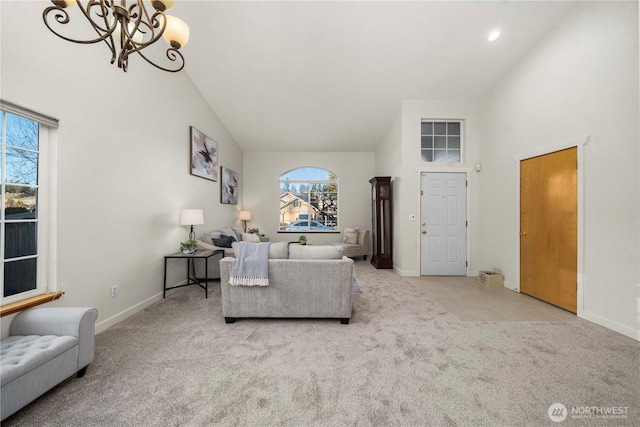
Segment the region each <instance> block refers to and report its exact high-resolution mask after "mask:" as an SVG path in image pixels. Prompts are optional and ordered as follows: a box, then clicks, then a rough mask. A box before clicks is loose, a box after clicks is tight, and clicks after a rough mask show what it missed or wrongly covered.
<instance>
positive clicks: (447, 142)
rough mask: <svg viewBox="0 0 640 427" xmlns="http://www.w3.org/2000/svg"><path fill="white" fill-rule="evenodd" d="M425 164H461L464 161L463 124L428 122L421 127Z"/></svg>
mask: <svg viewBox="0 0 640 427" xmlns="http://www.w3.org/2000/svg"><path fill="white" fill-rule="evenodd" d="M420 130H421V132H420V134H421V135H420V148H421V153H422V161H423V162H438V163H459V162H461V161H462V122H461V121H460V120H456V121H450V120H448V121H445V120H442V121H427V120H423V121H422V123H421V126H420Z"/></svg>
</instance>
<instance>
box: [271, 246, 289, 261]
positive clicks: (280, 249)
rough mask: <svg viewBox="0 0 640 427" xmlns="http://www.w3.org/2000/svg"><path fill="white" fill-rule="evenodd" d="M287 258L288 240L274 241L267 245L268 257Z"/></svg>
mask: <svg viewBox="0 0 640 427" xmlns="http://www.w3.org/2000/svg"><path fill="white" fill-rule="evenodd" d="M287 258H289V242H276V243H271V244H270V245H269V259H287Z"/></svg>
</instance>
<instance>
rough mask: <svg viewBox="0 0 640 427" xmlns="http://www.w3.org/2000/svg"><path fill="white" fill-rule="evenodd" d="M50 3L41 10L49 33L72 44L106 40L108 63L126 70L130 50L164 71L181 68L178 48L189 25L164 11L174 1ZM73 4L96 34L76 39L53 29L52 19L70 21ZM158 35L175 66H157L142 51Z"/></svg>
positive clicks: (71, 0) (61, 22)
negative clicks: (165, 43) (109, 55)
mask: <svg viewBox="0 0 640 427" xmlns="http://www.w3.org/2000/svg"><path fill="white" fill-rule="evenodd" d="M51 3H53V6H49V7H47V8H46V9H45V10H44V12H43V13H42V19H43V20H44V23H45V25H46V26H47V28H49V30H51V32H52V33H54V34H55V35H57V36H58V37H60V38H62V39H64V40H67V41H70V42H73V43H81V44H91V43H98V42H101V41H103V42H105V43H106V44H107V46H109V49H110V50H111V63H112V64H113V63H114V62H116V59H117V61H118V67H119V68H122V70H123V71H125V72H126V71H127V67H128V65H129V55H130V54H132V53H137V54H138V55H140V56H141V57H142V58H143V59H144V60H145V61H147V62H148V63H149V64H151V65H153V66H154V67H156V68H159V69H161V70H164V71H169V72H177V71H180V70H182V69H183V68H184V57H183V56H182V54H181V53H180V52H179V51H178V49H180V48H181V47H183V46H184V45H186V44H187V41H189V27H188V26H187V24H185V23H184V21H182V20H181V19H179V18H176V17H175V16H171V15H167V14H165V12H166V11H168V10H170V9H171V8H172V7H173V6H174V4H175V0H148V1H146V2H145V1H143V0H135V1H131V0H51ZM145 3H147V5H146V6H145ZM73 6H75V7H73ZM72 7H73V9H76V10H77V11H78V13H77V14H75V15H77V16H78V17H80V16H84V17H85V18H86V19H87V20H88V21H89V24H91V27H93V30H95V32H96V33H97V36H96V37H93V36H91V37H89V38H88V39H84V40H75V39H73V38H71V37H67V36H64V35H62V34H60V33H59V32H58V31H56V30H55V29H53V28H52V26H51V23H53V22H55V23H56V24H58V25H65V24H68V23H69V22H70V21H71V17H70V15H71V13H70V12H69V11H70V10H71V9H72ZM76 7H77V8H76ZM150 11H151V13H150ZM160 37H164V38H165V39H166V40H167V42H169V48H168V49H167V51H166V56H167V59H168V60H169V61H171V62H174V63H175V64H174V65H175V66H174V67H171V68H165V67H163V66H160V65H158V64H156V63H154V62H153V61H151V60H150V59H149V58H147V57H146V56H145V55H144V54H143V53H142V50H143V49H145V48H146V47H148V46H151V45H152V44H154V43H155V42H157V41H158V40H159V39H160Z"/></svg>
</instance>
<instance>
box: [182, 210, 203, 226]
mask: <svg viewBox="0 0 640 427" xmlns="http://www.w3.org/2000/svg"><path fill="white" fill-rule="evenodd" d="M199 224H204V215H203V214H202V209H183V210H182V214H181V215H180V225H199Z"/></svg>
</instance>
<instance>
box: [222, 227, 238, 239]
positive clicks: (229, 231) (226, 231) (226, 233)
mask: <svg viewBox="0 0 640 427" xmlns="http://www.w3.org/2000/svg"><path fill="white" fill-rule="evenodd" d="M220 234H222V235H223V236H229V237H231V238H232V239H233V240H234V241H235V242H237V241H239V240H238V236H236V232H235V231H233V230H232V229H230V228H225V229H222V230H220Z"/></svg>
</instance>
